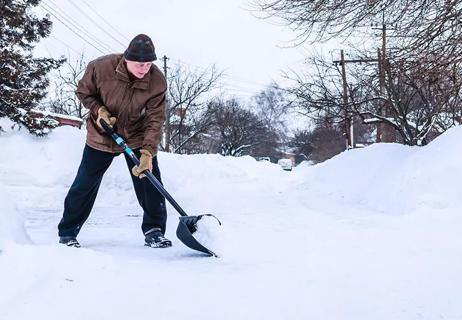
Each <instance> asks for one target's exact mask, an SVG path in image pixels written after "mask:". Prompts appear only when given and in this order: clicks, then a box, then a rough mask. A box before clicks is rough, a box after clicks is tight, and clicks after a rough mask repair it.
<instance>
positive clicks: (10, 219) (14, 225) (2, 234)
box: [0, 185, 30, 252]
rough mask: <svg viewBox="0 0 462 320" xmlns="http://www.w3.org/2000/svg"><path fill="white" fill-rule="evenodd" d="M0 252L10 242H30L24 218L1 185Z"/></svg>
mask: <svg viewBox="0 0 462 320" xmlns="http://www.w3.org/2000/svg"><path fill="white" fill-rule="evenodd" d="M0 203H1V204H2V205H1V211H2V212H0V252H1V251H2V249H3V247H4V245H5V243H6V242H8V241H14V242H18V243H28V242H30V239H29V236H28V235H27V232H26V229H25V228H24V218H23V216H22V214H21V213H20V212H19V211H18V210H17V209H16V206H15V204H14V203H13V201H12V200H11V196H10V195H9V194H8V192H7V191H6V190H5V188H4V187H3V186H1V185H0Z"/></svg>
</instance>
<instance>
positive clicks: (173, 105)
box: [164, 64, 222, 153]
mask: <svg viewBox="0 0 462 320" xmlns="http://www.w3.org/2000/svg"><path fill="white" fill-rule="evenodd" d="M221 77H222V73H221V72H218V71H217V69H216V68H215V66H212V67H210V68H207V69H202V70H192V69H188V68H185V67H184V66H182V65H180V64H177V65H175V67H174V68H173V71H172V72H170V73H169V77H168V84H169V89H168V90H169V108H168V115H167V117H168V120H167V125H166V128H165V130H166V133H165V136H166V141H165V143H164V150H166V151H170V150H171V151H173V152H175V153H183V152H184V151H187V150H189V151H190V150H192V149H194V147H193V146H189V147H188V143H192V142H193V141H194V140H197V139H196V137H197V136H198V135H200V134H202V133H204V132H205V131H206V130H207V128H208V127H209V125H210V119H211V114H212V112H211V110H210V106H209V104H208V100H209V99H210V92H211V90H212V89H214V88H215V87H216V85H217V84H218V81H219V80H220V78H221Z"/></svg>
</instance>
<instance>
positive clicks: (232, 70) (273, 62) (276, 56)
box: [37, 0, 303, 97]
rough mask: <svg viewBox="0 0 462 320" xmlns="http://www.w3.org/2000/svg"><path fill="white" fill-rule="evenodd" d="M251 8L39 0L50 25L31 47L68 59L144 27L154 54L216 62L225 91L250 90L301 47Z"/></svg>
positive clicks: (231, 0) (228, 2)
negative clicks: (48, 17) (257, 15)
mask: <svg viewBox="0 0 462 320" xmlns="http://www.w3.org/2000/svg"><path fill="white" fill-rule="evenodd" d="M250 8H251V2H250V0H222V1H218V0H196V1H190V0H169V1H157V0H152V1H145V0H144V1H143V0H130V1H125V0H98V1H90V0H43V1H42V3H41V7H39V8H38V9H37V13H38V14H39V15H43V13H45V12H46V11H44V10H45V9H46V10H48V11H49V12H50V13H52V14H53V15H54V16H53V15H52V16H51V20H52V21H53V22H54V24H53V30H52V34H51V36H50V37H49V38H47V39H45V40H43V41H42V42H41V43H40V44H39V45H38V46H37V54H38V55H53V56H54V57H58V56H60V55H64V56H66V57H71V59H73V58H74V59H75V57H76V56H78V55H79V54H81V53H82V52H85V56H86V58H87V59H88V60H91V59H93V58H96V57H97V56H100V55H103V54H107V53H111V52H123V51H124V50H125V48H126V46H127V45H128V43H129V42H130V40H131V39H132V38H133V37H134V36H135V35H137V34H138V33H146V34H148V35H149V36H151V38H152V39H153V42H154V45H155V47H156V51H157V56H158V57H162V56H163V55H166V56H168V57H169V58H170V61H169V62H170V63H174V62H177V63H183V64H186V65H187V66H190V67H193V68H194V67H200V68H204V67H207V66H210V65H212V64H216V66H217V67H218V69H219V70H221V71H224V73H225V74H226V77H225V78H224V80H223V82H224V83H225V88H226V90H227V91H228V92H232V93H234V94H235V95H236V96H242V97H249V96H250V95H253V94H255V93H256V92H258V91H259V90H261V89H262V88H264V86H266V85H268V84H269V83H270V82H271V81H273V80H274V81H277V82H281V81H282V75H283V72H284V71H287V70H288V69H289V68H292V69H299V68H300V66H301V62H302V61H303V53H302V50H301V49H300V48H293V47H292V48H288V47H290V46H291V43H292V40H293V39H294V37H295V34H294V33H292V32H291V31H290V30H289V29H288V28H287V27H284V26H282V25H278V24H277V23H276V21H274V20H264V19H259V18H256V17H255V16H254V15H252V13H251V11H250ZM64 24H66V25H67V27H66V26H65V25H64ZM70 29H72V30H73V31H71V30H70ZM76 34H78V35H76ZM90 37H93V39H91V38H90ZM82 38H83V39H82ZM84 39H85V40H84ZM89 42H90V43H91V44H90V43H89ZM157 64H158V65H159V66H161V62H160V61H158V62H157Z"/></svg>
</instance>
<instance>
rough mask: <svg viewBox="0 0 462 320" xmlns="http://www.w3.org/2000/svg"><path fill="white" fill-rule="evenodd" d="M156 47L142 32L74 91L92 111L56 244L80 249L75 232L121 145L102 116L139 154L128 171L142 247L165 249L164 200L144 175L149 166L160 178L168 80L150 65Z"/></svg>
mask: <svg viewBox="0 0 462 320" xmlns="http://www.w3.org/2000/svg"><path fill="white" fill-rule="evenodd" d="M154 60H156V54H155V50H154V45H153V43H152V41H151V39H150V38H149V37H148V36H147V35H144V34H140V35H137V36H136V37H135V38H134V39H133V40H132V41H131V42H130V45H129V46H128V48H127V50H125V52H124V54H123V55H122V54H113V55H108V56H103V57H100V58H98V59H96V60H94V61H92V62H90V63H89V64H88V66H87V69H86V71H85V74H84V75H83V77H82V79H81V80H80V81H79V84H78V88H77V91H76V94H77V96H78V98H79V100H80V101H81V102H82V104H83V105H84V107H86V108H88V109H89V110H90V115H89V117H88V120H87V139H86V145H85V148H84V151H83V157H82V161H81V163H80V166H79V169H78V172H77V176H76V178H75V180H74V183H73V184H72V186H71V188H70V189H69V192H68V194H67V196H66V199H65V201H64V213H63V218H62V219H61V222H60V223H59V225H58V231H59V232H58V233H59V242H60V243H63V244H66V245H68V246H73V247H79V246H80V244H79V242H78V241H77V235H78V234H79V231H80V229H81V228H82V226H83V224H84V223H85V221H86V220H87V218H88V216H89V215H90V211H91V209H92V207H93V204H94V202H95V199H96V195H97V193H98V189H99V186H100V183H101V180H102V178H103V175H104V173H105V172H106V170H107V169H108V168H109V166H110V164H111V162H112V160H113V159H114V157H116V156H118V155H119V154H120V153H122V149H121V148H120V147H119V146H118V145H117V144H116V143H115V142H114V141H113V140H112V139H111V137H110V136H108V135H106V134H105V132H104V130H103V128H102V127H101V124H100V120H104V121H106V122H107V123H108V124H109V125H110V126H111V127H113V128H114V129H115V130H116V131H117V132H118V133H119V134H120V135H122V136H124V137H125V139H126V142H127V144H128V146H129V147H130V148H131V149H133V151H134V152H135V154H136V155H137V156H138V157H139V158H140V165H139V166H134V167H133V168H132V166H133V165H132V163H131V161H130V159H129V158H128V157H127V156H126V155H125V154H124V155H125V160H126V162H127V166H128V168H129V170H130V171H131V173H132V174H133V175H131V177H132V181H133V186H134V188H135V192H136V196H137V198H138V202H139V204H140V205H141V207H142V209H143V211H144V214H143V222H142V225H141V229H142V231H143V234H144V236H145V245H146V246H150V247H154V248H165V247H170V246H171V245H172V243H171V241H170V240H168V239H166V238H165V237H164V233H165V227H166V222H167V211H166V208H165V198H164V197H163V196H162V195H161V194H160V193H159V192H158V191H157V190H156V189H155V188H154V187H153V186H152V185H151V184H150V182H149V181H148V180H147V179H143V178H144V177H145V176H144V175H143V174H142V172H144V171H145V170H150V171H152V172H153V174H154V175H155V176H156V178H157V179H159V181H161V177H160V171H159V167H158V163H157V157H156V154H157V146H158V144H159V142H160V139H161V135H162V132H161V131H162V124H163V122H164V120H165V92H166V90H167V83H166V81H165V77H164V76H163V74H162V72H161V71H160V70H159V69H158V68H157V67H156V66H155V65H154V64H153V63H152V61H154Z"/></svg>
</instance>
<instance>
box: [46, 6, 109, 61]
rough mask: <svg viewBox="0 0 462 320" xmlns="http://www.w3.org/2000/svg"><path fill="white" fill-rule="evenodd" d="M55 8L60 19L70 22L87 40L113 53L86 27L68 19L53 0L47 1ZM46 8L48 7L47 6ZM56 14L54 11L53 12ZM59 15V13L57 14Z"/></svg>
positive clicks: (70, 18)
mask: <svg viewBox="0 0 462 320" xmlns="http://www.w3.org/2000/svg"><path fill="white" fill-rule="evenodd" d="M48 2H50V3H51V4H52V5H53V6H54V7H55V8H57V9H58V10H59V11H60V12H61V14H60V15H61V17H63V18H65V19H67V21H69V22H71V24H72V25H74V26H75V27H76V28H77V29H79V30H80V31H82V32H83V33H84V34H85V35H86V36H87V37H88V38H90V39H91V40H92V41H94V42H95V43H97V44H98V45H99V46H101V47H102V48H104V49H105V50H107V51H109V52H111V51H114V50H113V49H112V48H111V47H110V46H109V45H107V44H106V43H105V42H103V41H101V40H99V39H98V38H97V37H96V36H94V35H93V34H92V33H91V32H89V31H88V30H87V28H86V27H84V26H82V25H81V24H80V23H79V22H77V21H75V20H74V19H73V18H72V17H70V16H69V15H68V14H67V13H66V12H65V11H64V10H63V9H61V8H60V7H59V6H58V5H57V4H56V3H55V2H54V1H53V0H48ZM48 6H50V5H49V4H48ZM55 12H56V10H55ZM58 14H59V13H58Z"/></svg>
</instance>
